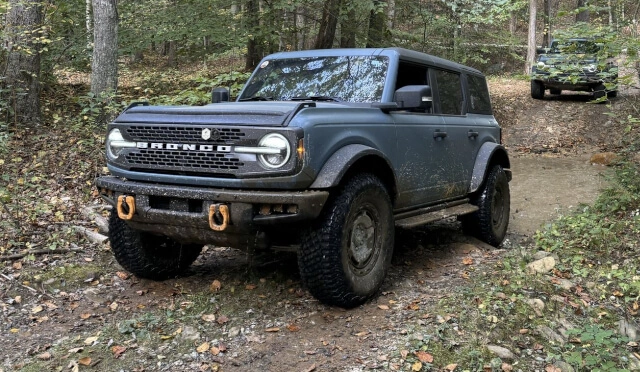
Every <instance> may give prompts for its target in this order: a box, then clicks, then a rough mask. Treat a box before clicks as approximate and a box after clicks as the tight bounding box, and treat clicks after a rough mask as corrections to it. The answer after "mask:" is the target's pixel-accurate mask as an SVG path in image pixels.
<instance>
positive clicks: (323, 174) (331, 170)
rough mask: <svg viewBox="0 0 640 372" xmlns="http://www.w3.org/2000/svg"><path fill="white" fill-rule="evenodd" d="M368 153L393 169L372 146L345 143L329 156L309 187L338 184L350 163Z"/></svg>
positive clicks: (352, 163)
mask: <svg viewBox="0 0 640 372" xmlns="http://www.w3.org/2000/svg"><path fill="white" fill-rule="evenodd" d="M370 155H373V156H376V157H378V158H380V159H383V160H384V161H385V162H386V163H387V166H388V167H389V169H393V167H392V166H391V162H390V161H389V159H387V157H386V156H385V155H384V154H383V153H382V152H380V151H378V150H376V149H374V148H373V147H369V146H365V145H360V144H351V145H346V146H344V147H341V148H340V149H338V150H337V151H336V152H334V153H333V155H331V156H330V157H329V159H328V160H327V161H326V162H325V163H324V165H323V166H322V169H320V172H318V176H317V177H316V179H315V181H313V183H312V184H311V186H310V187H309V188H311V189H326V188H330V187H335V186H338V185H339V184H340V181H341V180H342V178H343V177H344V175H345V174H346V173H347V172H348V171H349V169H350V168H351V166H352V165H354V164H355V163H356V162H357V161H358V160H359V159H362V158H363V157H365V156H370ZM394 181H395V180H394Z"/></svg>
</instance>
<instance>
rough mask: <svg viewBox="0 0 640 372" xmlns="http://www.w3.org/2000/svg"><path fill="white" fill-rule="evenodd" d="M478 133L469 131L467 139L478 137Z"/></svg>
mask: <svg viewBox="0 0 640 372" xmlns="http://www.w3.org/2000/svg"><path fill="white" fill-rule="evenodd" d="M479 134H480V133H478V132H476V131H475V130H469V131H468V132H467V137H469V138H471V139H476V138H477V137H478V135H479Z"/></svg>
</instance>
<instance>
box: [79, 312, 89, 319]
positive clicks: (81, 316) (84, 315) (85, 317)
mask: <svg viewBox="0 0 640 372" xmlns="http://www.w3.org/2000/svg"><path fill="white" fill-rule="evenodd" d="M89 318H91V313H82V314H80V319H89Z"/></svg>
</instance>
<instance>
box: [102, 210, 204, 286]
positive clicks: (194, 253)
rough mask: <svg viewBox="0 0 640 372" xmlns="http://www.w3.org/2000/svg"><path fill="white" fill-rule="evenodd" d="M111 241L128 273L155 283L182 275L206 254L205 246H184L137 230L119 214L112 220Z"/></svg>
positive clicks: (118, 258) (116, 254)
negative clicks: (201, 254)
mask: <svg viewBox="0 0 640 372" xmlns="http://www.w3.org/2000/svg"><path fill="white" fill-rule="evenodd" d="M109 241H110V242H111V251H113V255H114V256H115V257H116V260H117V261H118V263H119V264H120V265H121V266H122V267H123V268H124V269H125V270H127V271H129V272H131V273H132V274H134V275H136V276H138V277H140V278H147V279H154V280H162V279H167V278H170V277H172V276H176V275H178V274H180V273H181V272H183V271H184V270H186V269H187V268H188V267H189V266H190V265H191V264H192V263H193V261H195V260H196V258H198V255H200V252H201V251H202V246H201V245H195V244H181V243H178V242H176V241H175V240H173V239H170V238H168V237H165V236H158V235H153V234H149V233H144V232H140V231H137V230H134V229H132V228H131V227H130V226H129V225H128V224H127V223H126V222H125V221H123V220H121V219H120V218H119V217H118V214H117V213H116V212H115V211H112V212H111V215H110V216H109Z"/></svg>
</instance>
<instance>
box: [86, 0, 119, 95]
mask: <svg viewBox="0 0 640 372" xmlns="http://www.w3.org/2000/svg"><path fill="white" fill-rule="evenodd" d="M117 87H118V11H117V8H116V0H93V60H92V61H91V92H92V93H93V94H95V95H96V96H98V95H101V94H105V93H106V94H109V93H113V92H115V91H116V89H117Z"/></svg>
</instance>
